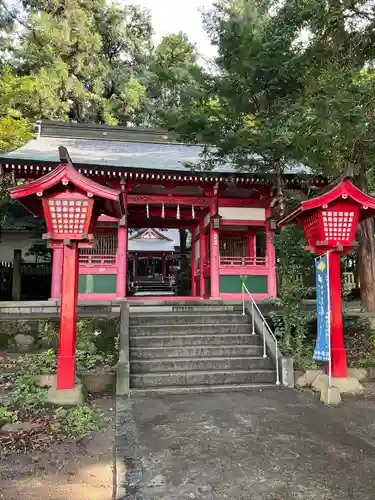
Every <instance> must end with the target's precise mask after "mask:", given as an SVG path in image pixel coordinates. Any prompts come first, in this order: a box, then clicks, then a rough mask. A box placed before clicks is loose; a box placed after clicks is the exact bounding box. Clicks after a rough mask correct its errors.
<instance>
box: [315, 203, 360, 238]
mask: <svg viewBox="0 0 375 500" xmlns="http://www.w3.org/2000/svg"><path fill="white" fill-rule="evenodd" d="M355 219H356V217H355V212H354V211H352V210H348V211H345V210H324V211H322V220H323V230H324V234H325V238H324V239H325V240H328V241H338V242H342V243H345V242H349V241H351V240H352V239H353V237H354V234H353V233H354V232H355V230H356V222H357V221H356V220H355Z"/></svg>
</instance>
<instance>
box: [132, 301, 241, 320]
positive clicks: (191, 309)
mask: <svg viewBox="0 0 375 500" xmlns="http://www.w3.org/2000/svg"><path fill="white" fill-rule="evenodd" d="M209 312H212V313H215V314H216V313H222V314H225V313H232V314H233V313H237V314H241V313H242V305H239V304H234V305H233V304H230V305H220V304H218V303H215V302H213V303H210V302H209V303H208V301H203V300H202V301H199V300H198V301H195V300H187V301H185V302H184V303H183V304H180V303H179V302H169V303H168V302H166V301H163V300H161V299H155V301H154V303H153V302H152V301H150V302H149V303H148V304H147V303H144V302H142V301H139V302H133V303H130V313H131V316H132V315H139V314H142V315H145V316H148V317H149V318H151V317H152V316H153V315H155V314H165V313H168V314H179V315H180V314H206V313H209Z"/></svg>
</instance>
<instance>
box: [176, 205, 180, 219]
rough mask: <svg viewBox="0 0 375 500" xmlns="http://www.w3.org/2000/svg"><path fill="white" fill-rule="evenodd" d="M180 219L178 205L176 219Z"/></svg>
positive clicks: (178, 206)
mask: <svg viewBox="0 0 375 500" xmlns="http://www.w3.org/2000/svg"><path fill="white" fill-rule="evenodd" d="M179 218H180V204H178V205H177V214H176V219H179Z"/></svg>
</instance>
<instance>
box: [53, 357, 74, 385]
mask: <svg viewBox="0 0 375 500" xmlns="http://www.w3.org/2000/svg"><path fill="white" fill-rule="evenodd" d="M74 372H75V356H60V355H59V357H58V359H57V381H56V389H59V390H60V389H73V388H74V381H75V375H74Z"/></svg>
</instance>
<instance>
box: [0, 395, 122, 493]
mask: <svg viewBox="0 0 375 500" xmlns="http://www.w3.org/2000/svg"><path fill="white" fill-rule="evenodd" d="M94 405H95V406H97V407H98V408H99V409H100V410H101V411H102V412H104V413H105V414H106V416H108V417H112V418H111V420H110V421H108V423H107V424H106V425H105V427H104V428H102V429H101V430H100V431H98V432H96V433H94V434H93V435H92V436H91V437H89V438H84V439H82V440H81V441H68V440H67V441H66V442H64V443H61V444H54V443H51V446H50V448H49V450H47V451H43V452H41V453H39V454H37V455H36V454H35V453H34V454H27V455H9V456H7V458H6V459H5V460H2V461H0V499H1V500H20V499H22V498H24V499H27V500H111V498H112V491H113V487H112V485H113V472H112V470H113V440H114V428H113V424H114V418H115V406H114V401H113V399H112V397H111V396H108V397H101V398H98V399H95V401H94Z"/></svg>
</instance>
